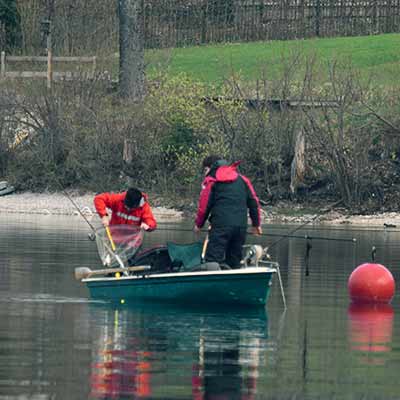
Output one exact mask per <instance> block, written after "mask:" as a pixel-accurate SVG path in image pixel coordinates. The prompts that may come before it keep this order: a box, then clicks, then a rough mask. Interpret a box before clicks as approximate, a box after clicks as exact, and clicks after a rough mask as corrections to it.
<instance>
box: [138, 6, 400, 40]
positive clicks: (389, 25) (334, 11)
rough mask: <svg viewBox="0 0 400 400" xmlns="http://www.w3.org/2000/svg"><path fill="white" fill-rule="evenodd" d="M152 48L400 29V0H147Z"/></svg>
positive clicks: (148, 29) (147, 27)
mask: <svg viewBox="0 0 400 400" xmlns="http://www.w3.org/2000/svg"><path fill="white" fill-rule="evenodd" d="M145 27H146V46H147V47H180V46H189V45H195V44H206V43H216V42H235V41H257V40H273V39H283V40H286V39H296V38H297V39H298V38H309V37H315V36H317V37H329V36H355V35H370V34H377V33H387V32H399V30H400V0H281V1H279V0H272V1H271V0H197V1H196V0H192V1H187V0H186V1H184V0H147V1H146V5H145Z"/></svg>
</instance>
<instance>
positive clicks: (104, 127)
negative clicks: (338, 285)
mask: <svg viewBox="0 0 400 400" xmlns="http://www.w3.org/2000/svg"><path fill="white" fill-rule="evenodd" d="M280 63H281V68H280V72H279V73H278V74H277V75H276V76H275V78H274V80H272V81H271V80H268V79H267V78H266V77H267V76H268V74H267V73H266V71H268V65H265V66H264V68H265V70H264V71H262V72H261V73H260V75H259V77H258V79H257V81H256V84H255V85H254V86H252V87H251V88H250V87H249V85H248V84H245V83H243V82H245V80H243V79H242V77H241V76H240V75H239V74H231V76H229V78H228V79H226V80H225V81H224V83H223V84H221V85H219V86H218V88H215V87H212V86H210V85H209V84H205V83H202V82H199V81H195V80H193V79H190V78H188V77H187V76H186V75H184V74H180V75H174V76H171V75H168V74H167V73H159V74H154V76H152V79H151V80H148V81H147V82H146V87H147V93H146V97H145V100H144V101H143V103H140V104H127V103H125V102H124V101H123V100H121V98H120V97H119V96H118V93H117V92H116V91H114V90H113V88H112V86H110V84H109V82H106V81H104V80H103V79H92V80H87V79H82V80H76V81H69V82H58V83H57V84H55V85H54V86H53V87H52V90H48V89H46V87H45V85H44V84H42V83H38V82H30V83H29V82H26V81H22V82H19V83H18V82H12V83H10V82H2V83H1V90H0V177H1V178H4V179H7V180H8V181H9V182H10V183H12V184H13V185H14V186H15V187H16V188H17V189H18V190H21V191H23V190H32V191H43V190H50V191H52V190H54V191H59V190H60V189H81V190H83V191H85V190H89V191H104V190H121V189H124V188H125V187H126V185H127V184H134V185H136V186H138V187H140V188H142V189H143V190H145V191H147V192H150V193H155V194H157V195H159V196H162V197H163V198H165V199H169V200H170V204H171V205H177V204H178V205H179V204H185V205H186V206H188V207H190V206H194V203H193V202H194V200H195V199H196V197H197V194H198V192H199V185H200V182H201V170H200V165H201V161H202V159H203V157H204V156H205V155H207V154H210V153H219V154H221V155H223V156H224V157H226V158H227V159H229V160H243V163H242V166H241V171H242V172H243V173H245V174H246V175H248V176H249V177H250V178H251V179H252V181H253V183H254V185H255V187H256V189H257V192H258V193H259V196H260V198H261V199H262V200H263V201H265V202H266V203H268V204H273V203H274V202H276V201H278V200H282V199H285V200H290V201H295V202H308V203H310V202H314V201H317V202H319V203H320V204H321V203H322V204H329V203H330V202H335V201H337V200H339V199H342V200H343V204H344V205H345V206H347V207H348V208H350V209H352V210H353V211H356V212H371V211H374V210H380V211H391V210H397V204H398V192H399V190H398V189H399V188H400V186H399V185H400V151H399V150H400V148H399V144H400V142H399V138H398V136H399V132H400V125H399V113H398V110H399V106H400V92H399V89H397V88H395V87H393V88H388V87H380V86H375V85H374V84H373V82H372V81H368V80H366V79H364V78H363V79H360V76H359V74H358V72H357V69H356V68H354V66H353V65H352V64H351V63H350V62H339V61H335V60H331V62H329V63H324V64H323V65H324V71H321V68H322V67H321V63H319V62H318V60H317V59H316V58H315V57H310V56H304V55H302V54H301V53H298V54H294V53H293V54H290V55H288V56H286V57H285V58H282V59H281V60H280ZM295 72H296V73H295ZM321 73H323V74H324V75H325V76H328V79H327V80H325V81H324V84H321V80H320V75H321ZM299 74H300V75H299ZM271 99H280V100H282V101H271ZM249 100H251V101H249ZM188 199H190V201H188Z"/></svg>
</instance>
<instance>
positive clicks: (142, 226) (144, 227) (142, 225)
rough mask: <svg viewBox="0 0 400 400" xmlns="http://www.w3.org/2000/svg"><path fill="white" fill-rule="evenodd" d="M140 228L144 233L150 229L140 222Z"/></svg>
mask: <svg viewBox="0 0 400 400" xmlns="http://www.w3.org/2000/svg"><path fill="white" fill-rule="evenodd" d="M140 227H141V228H142V229H144V230H145V231H148V230H149V229H150V227H149V226H148V225H147V224H146V223H145V222H142V223H141V224H140Z"/></svg>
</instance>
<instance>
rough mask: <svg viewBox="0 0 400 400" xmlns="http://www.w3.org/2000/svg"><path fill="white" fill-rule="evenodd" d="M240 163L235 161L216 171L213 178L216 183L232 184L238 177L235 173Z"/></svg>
mask: <svg viewBox="0 0 400 400" xmlns="http://www.w3.org/2000/svg"><path fill="white" fill-rule="evenodd" d="M240 163H241V161H236V162H234V163H233V164H231V165H222V166H221V167H219V168H218V169H217V172H216V173H215V178H216V180H217V182H233V181H234V180H236V179H237V177H238V176H239V173H238V172H237V167H238V165H239V164H240Z"/></svg>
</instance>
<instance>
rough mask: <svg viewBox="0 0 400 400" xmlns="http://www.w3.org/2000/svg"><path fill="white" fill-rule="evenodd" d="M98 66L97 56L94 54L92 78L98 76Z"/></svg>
mask: <svg viewBox="0 0 400 400" xmlns="http://www.w3.org/2000/svg"><path fill="white" fill-rule="evenodd" d="M96 68H97V58H96V56H93V66H92V78H94V77H95V76H96Z"/></svg>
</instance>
